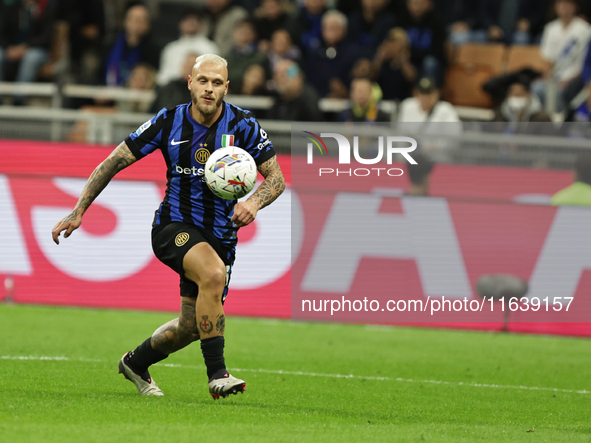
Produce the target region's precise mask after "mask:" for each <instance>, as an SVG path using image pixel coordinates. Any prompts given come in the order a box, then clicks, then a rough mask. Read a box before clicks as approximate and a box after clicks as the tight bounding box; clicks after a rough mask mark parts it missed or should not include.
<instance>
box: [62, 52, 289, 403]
mask: <svg viewBox="0 0 591 443" xmlns="http://www.w3.org/2000/svg"><path fill="white" fill-rule="evenodd" d="M228 84H229V82H228V69H227V62H226V60H225V59H223V58H221V57H219V56H217V55H213V54H206V55H202V56H200V57H198V58H197V59H196V60H195V65H194V66H193V71H192V74H191V75H189V76H188V89H189V90H190V91H191V102H190V103H187V104H184V105H179V106H177V107H176V108H173V109H162V110H161V111H160V112H159V113H158V114H157V115H156V116H155V117H153V118H152V119H150V120H149V121H147V122H146V123H144V124H143V125H142V126H141V127H140V128H139V129H138V130H137V131H135V132H133V133H131V134H130V135H129V137H127V138H126V139H125V141H124V142H123V143H121V144H120V145H119V146H117V148H116V149H115V150H114V151H113V152H112V153H111V154H110V155H109V157H107V159H106V160H104V161H103V162H102V163H101V164H100V165H99V166H98V167H97V168H96V169H95V170H94V172H93V173H92V174H91V176H90V178H89V179H88V181H87V182H86V185H85V187H84V189H83V191H82V194H81V196H80V199H79V200H78V203H77V204H76V206H75V208H74V210H73V211H72V212H71V213H70V214H69V215H68V216H67V217H65V218H64V219H63V220H61V221H60V222H58V223H57V224H56V225H55V227H54V228H53V231H52V236H53V240H54V241H55V242H56V243H57V244H59V236H60V233H61V232H63V231H66V232H65V234H64V238H67V237H69V236H70V235H71V234H72V232H73V231H74V230H75V229H77V228H78V227H79V226H80V224H81V222H82V216H83V214H84V212H85V211H86V210H87V209H88V207H89V206H90V205H91V203H92V202H93V201H94V199H95V198H96V197H97V196H98V195H99V193H100V192H101V191H102V190H103V189H104V188H105V186H107V184H108V183H109V181H110V180H111V179H112V178H113V177H114V176H115V174H117V172H119V171H121V170H122V169H124V168H126V167H127V166H129V165H131V164H132V163H134V162H135V161H136V160H139V159H141V158H142V157H144V156H145V155H147V154H150V153H151V152H153V151H155V150H156V149H160V150H161V151H162V154H163V156H164V159H165V161H166V165H167V168H168V170H167V178H168V184H167V189H166V195H165V197H164V200H163V201H162V203H161V204H160V207H159V208H158V210H157V211H156V215H155V217H154V222H153V229H152V247H153V249H154V253H155V255H156V257H158V259H159V260H160V261H162V262H163V263H164V264H166V265H167V266H169V267H171V268H172V269H173V270H174V271H176V272H177V273H178V274H179V275H180V292H181V310H180V315H179V317H178V318H176V319H174V320H172V321H170V322H168V323H166V324H164V325H162V326H161V327H160V328H158V329H157V330H156V331H155V332H154V333H153V334H152V336H151V337H150V338H148V339H147V340H146V341H144V342H143V343H142V344H141V345H139V346H138V347H137V348H136V349H135V350H134V351H132V352H128V353H126V354H125V355H124V356H123V357H122V358H121V360H120V361H119V372H120V373H122V374H123V375H124V376H125V378H127V379H128V380H131V381H132V382H133V383H134V384H135V385H136V387H137V389H138V391H139V393H140V394H143V395H163V393H162V391H161V390H160V388H158V386H157V385H156V382H155V381H154V380H153V379H152V377H151V376H150V373H149V372H148V367H149V366H150V365H152V364H154V363H157V362H159V361H161V360H163V359H165V358H166V357H168V355H169V354H171V353H173V352H176V351H178V350H179V349H182V348H184V347H185V346H187V345H188V344H190V343H192V342H194V341H196V340H201V350H202V353H203V357H204V360H205V365H206V367H207V376H208V378H209V392H210V394H211V395H212V397H213V398H215V399H217V398H219V397H220V396H221V397H227V396H228V395H229V394H230V393H232V394H236V393H237V392H243V391H244V388H245V382H244V380H240V379H238V378H235V377H233V376H232V375H230V374H229V373H228V371H227V370H226V365H225V360H224V330H225V324H226V320H225V316H224V308H223V304H224V300H225V298H226V295H227V291H228V283H229V280H230V273H231V269H232V264H233V262H234V252H235V247H236V241H237V240H236V232H237V230H238V228H240V227H242V226H246V225H248V224H249V223H251V222H252V221H253V220H254V219H255V217H256V215H257V211H259V210H260V209H262V208H264V207H265V206H267V205H269V204H270V203H272V202H273V201H274V200H275V199H277V197H279V195H280V194H281V193H282V192H283V190H284V189H285V181H284V178H283V174H282V172H281V169H280V167H279V165H278V163H277V157H276V156H275V151H274V149H273V144H272V143H271V141H270V140H269V139H268V138H267V134H266V133H265V131H264V130H263V129H262V128H261V127H260V126H259V123H258V122H257V121H256V120H255V119H254V118H253V117H252V115H251V114H250V112H248V111H244V110H242V109H240V108H238V107H236V106H233V105H231V104H228V103H225V102H224V96H225V95H226V94H227V93H228ZM222 146H239V147H241V148H243V149H245V150H247V151H248V152H249V153H250V154H251V155H252V156H253V157H254V159H255V161H256V164H257V169H258V171H259V172H260V173H261V174H262V175H263V177H264V178H265V180H264V181H263V183H262V184H261V185H260V186H259V187H258V189H257V190H256V191H255V192H254V193H253V194H252V195H251V196H250V197H249V198H248V199H247V200H246V201H244V202H240V203H236V202H234V201H230V200H224V199H221V198H218V197H215V196H214V195H213V193H212V192H211V191H210V190H209V188H208V187H207V184H206V183H205V181H204V179H203V176H204V164H205V162H206V160H207V158H208V157H209V155H210V154H211V152H213V151H214V150H215V149H217V148H219V147H222ZM189 172H190V173H189Z"/></svg>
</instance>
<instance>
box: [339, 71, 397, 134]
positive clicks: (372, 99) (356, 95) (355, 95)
mask: <svg viewBox="0 0 591 443" xmlns="http://www.w3.org/2000/svg"><path fill="white" fill-rule="evenodd" d="M341 121H342V122H363V123H375V122H389V121H390V115H389V114H387V113H386V112H384V111H382V110H381V109H380V107H379V99H378V97H376V95H375V93H374V89H373V83H372V81H371V79H369V78H367V77H360V78H355V79H353V81H352V82H351V103H350V105H349V107H348V108H347V109H345V110H344V111H343V112H342V113H341Z"/></svg>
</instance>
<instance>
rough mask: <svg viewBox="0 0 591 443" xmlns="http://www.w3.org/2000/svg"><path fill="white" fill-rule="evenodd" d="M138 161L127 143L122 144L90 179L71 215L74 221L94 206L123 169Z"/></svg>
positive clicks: (99, 166)
mask: <svg viewBox="0 0 591 443" xmlns="http://www.w3.org/2000/svg"><path fill="white" fill-rule="evenodd" d="M135 161H136V158H135V156H134V155H133V154H132V153H131V151H130V150H129V148H128V147H127V145H125V143H121V144H120V145H119V146H118V147H117V149H115V150H114V151H113V152H112V153H111V155H109V157H107V158H106V159H105V160H104V161H103V162H102V163H101V164H100V165H98V166H97V168H96V169H95V170H94V171H93V173H92V174H91V175H90V177H89V178H88V181H87V182H86V185H85V186H84V189H83V190H82V195H80V199H79V200H78V203H77V204H76V207H75V208H74V211H72V214H70V217H72V220H74V219H75V218H76V217H77V216H78V215H80V211H82V213H84V212H85V211H86V210H87V209H88V207H89V206H90V205H91V204H92V202H93V201H94V199H95V198H97V197H98V195H99V194H100V193H101V191H102V190H103V189H105V186H107V185H108V184H109V182H110V181H111V179H112V178H113V177H114V176H115V174H117V173H118V172H119V171H121V170H122V169H124V168H126V167H127V166H129V165H130V164H132V163H133V162H135Z"/></svg>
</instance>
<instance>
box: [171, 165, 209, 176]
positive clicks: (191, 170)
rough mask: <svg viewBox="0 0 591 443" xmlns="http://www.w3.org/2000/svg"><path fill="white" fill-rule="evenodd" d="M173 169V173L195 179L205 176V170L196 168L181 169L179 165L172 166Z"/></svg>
mask: <svg viewBox="0 0 591 443" xmlns="http://www.w3.org/2000/svg"><path fill="white" fill-rule="evenodd" d="M173 167H174V170H175V172H176V173H178V174H185V175H191V176H197V177H201V176H203V174H205V169H203V168H198V167H197V166H191V167H190V168H182V167H181V166H179V165H174V166H173Z"/></svg>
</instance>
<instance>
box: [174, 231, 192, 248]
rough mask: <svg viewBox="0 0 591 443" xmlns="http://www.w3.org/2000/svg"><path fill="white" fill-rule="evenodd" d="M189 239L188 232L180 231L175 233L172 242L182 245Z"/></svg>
mask: <svg viewBox="0 0 591 443" xmlns="http://www.w3.org/2000/svg"><path fill="white" fill-rule="evenodd" d="M188 241H189V234H187V233H186V232H181V233H179V234H177V236H176V238H175V239H174V244H175V245H177V246H179V247H180V246H183V245H184V244H185V243H187V242H188Z"/></svg>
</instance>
